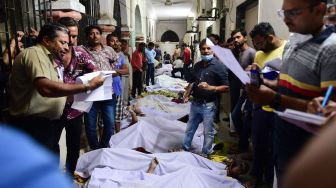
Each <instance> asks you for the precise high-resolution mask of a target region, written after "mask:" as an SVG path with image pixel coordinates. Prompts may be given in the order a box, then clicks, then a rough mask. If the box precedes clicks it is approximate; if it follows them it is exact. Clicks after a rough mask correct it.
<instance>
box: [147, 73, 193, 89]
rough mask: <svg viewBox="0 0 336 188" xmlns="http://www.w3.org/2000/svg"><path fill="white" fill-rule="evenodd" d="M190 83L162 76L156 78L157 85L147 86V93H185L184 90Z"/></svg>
mask: <svg viewBox="0 0 336 188" xmlns="http://www.w3.org/2000/svg"><path fill="white" fill-rule="evenodd" d="M187 85H188V83H187V81H185V80H182V79H179V78H173V77H170V76H167V75H160V76H156V77H155V85H150V86H147V87H146V89H147V91H159V90H168V91H172V92H184V90H185V89H184V88H185V87H187Z"/></svg>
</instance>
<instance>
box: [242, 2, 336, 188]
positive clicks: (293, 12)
mask: <svg viewBox="0 0 336 188" xmlns="http://www.w3.org/2000/svg"><path fill="white" fill-rule="evenodd" d="M325 12H326V1H325V0H283V4H282V10H280V11H279V12H278V14H279V16H280V17H281V18H282V19H283V20H284V22H285V23H286V25H287V27H288V29H289V31H290V32H293V33H295V34H293V36H292V37H291V38H290V40H289V42H288V43H287V44H286V46H285V49H284V53H283V57H282V61H283V64H282V67H281V69H280V76H279V79H278V80H277V81H273V82H270V81H269V80H265V79H264V84H263V85H261V86H260V87H259V88H258V87H255V86H252V85H247V91H248V94H249V97H250V99H251V100H252V101H253V102H254V103H256V104H260V105H271V106H272V107H273V108H275V109H276V110H279V111H283V110H284V109H286V108H290V109H295V110H300V111H306V110H307V104H308V102H309V101H310V100H311V99H313V98H314V97H317V96H321V95H323V94H324V93H325V91H326V90H327V88H328V86H329V85H334V86H336V74H335V72H336V66H335V63H336V46H335V43H336V34H335V33H333V29H334V28H332V27H326V26H324V23H323V17H324V14H325ZM311 136H312V135H311V134H310V133H308V132H306V131H304V130H303V129H300V128H298V127H296V126H295V125H293V124H291V123H289V122H287V121H285V120H282V119H280V118H279V117H278V116H276V117H275V127H274V137H275V140H274V156H275V158H274V159H275V167H276V173H277V178H278V184H279V185H280V186H281V183H282V176H283V173H284V172H285V170H286V169H287V167H288V164H289V163H290V162H291V160H292V159H293V158H294V157H295V156H296V155H297V154H298V152H300V150H301V149H302V147H303V146H304V144H305V143H306V142H307V140H308V139H309V138H311Z"/></svg>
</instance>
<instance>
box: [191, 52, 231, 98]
mask: <svg viewBox="0 0 336 188" xmlns="http://www.w3.org/2000/svg"><path fill="white" fill-rule="evenodd" d="M191 76H192V78H191V80H190V83H192V82H194V85H193V87H192V93H191V95H192V96H193V97H194V100H195V101H206V102H212V101H215V100H216V99H217V96H218V93H216V92H214V91H207V90H205V89H201V88H199V87H198V84H199V83H201V82H206V83H208V84H209V85H211V86H222V85H229V81H228V71H227V68H226V66H225V65H224V64H223V63H222V62H220V61H219V60H218V59H217V58H215V57H214V58H213V59H212V60H211V61H210V62H209V63H208V65H206V66H205V63H204V62H203V61H200V62H198V63H196V64H195V66H194V68H193V69H192V71H191Z"/></svg>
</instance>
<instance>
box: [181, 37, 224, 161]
mask: <svg viewBox="0 0 336 188" xmlns="http://www.w3.org/2000/svg"><path fill="white" fill-rule="evenodd" d="M199 48H200V51H201V58H202V60H201V61H200V62H198V63H196V64H195V66H194V68H193V70H192V71H191V79H190V83H189V85H188V87H187V89H186V91H185V93H184V100H185V101H187V100H188V98H189V96H190V94H191V95H192V96H193V100H192V102H191V107H190V113H189V121H188V123H187V129H186V132H185V136H184V140H183V149H184V150H186V151H189V150H192V149H193V148H192V147H191V141H192V139H193V137H194V134H195V132H196V130H197V128H198V125H199V124H200V123H201V122H203V125H204V143H203V148H202V155H203V156H205V157H207V156H209V154H211V152H212V143H213V139H214V127H213V121H214V117H215V114H216V110H217V108H216V100H217V97H218V96H219V94H220V93H223V92H228V91H229V86H228V85H229V83H228V73H227V68H226V67H225V65H224V64H223V63H221V62H219V61H218V60H217V58H214V56H213V51H212V50H211V49H210V47H209V46H208V45H207V44H206V40H205V39H204V40H202V41H201V43H200V45H199Z"/></svg>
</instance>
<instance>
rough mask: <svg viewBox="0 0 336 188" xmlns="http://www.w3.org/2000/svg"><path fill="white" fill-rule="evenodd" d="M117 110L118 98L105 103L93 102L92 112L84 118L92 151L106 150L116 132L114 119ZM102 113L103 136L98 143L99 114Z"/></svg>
mask: <svg viewBox="0 0 336 188" xmlns="http://www.w3.org/2000/svg"><path fill="white" fill-rule="evenodd" d="M115 109H116V97H115V95H113V97H112V99H110V100H104V101H96V102H93V104H92V107H91V110H90V111H89V113H86V114H85V116H84V122H85V131H86V136H87V139H88V142H89V146H90V148H91V149H93V150H95V149H99V148H106V147H108V146H109V141H110V138H111V136H112V135H113V132H114V123H115V122H114V119H115ZM99 110H100V111H101V113H102V117H103V123H104V127H103V134H102V136H101V138H100V142H98V136H97V113H98V111H99Z"/></svg>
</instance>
